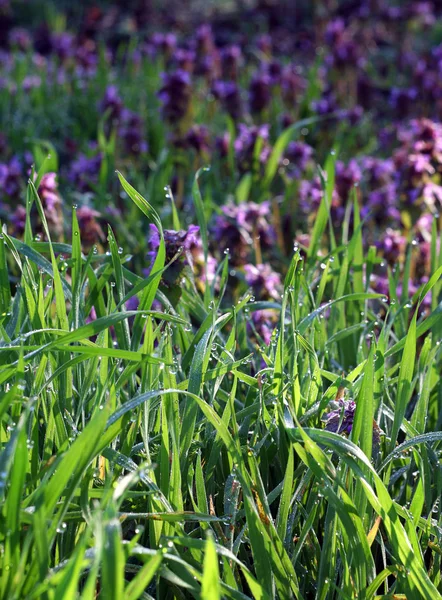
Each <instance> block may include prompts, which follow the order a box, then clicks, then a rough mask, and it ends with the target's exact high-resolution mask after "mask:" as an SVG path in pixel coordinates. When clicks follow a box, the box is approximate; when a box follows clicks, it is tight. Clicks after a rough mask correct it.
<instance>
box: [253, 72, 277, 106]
mask: <svg viewBox="0 0 442 600" xmlns="http://www.w3.org/2000/svg"><path fill="white" fill-rule="evenodd" d="M271 84H272V80H271V78H270V76H269V75H268V74H267V73H265V72H264V73H257V74H256V75H254V76H253V77H252V79H251V81H250V85H249V107H250V112H251V113H252V114H255V113H262V112H263V111H264V110H265V109H266V108H267V107H268V106H269V104H270V100H271V97H272V94H271V90H272V88H271Z"/></svg>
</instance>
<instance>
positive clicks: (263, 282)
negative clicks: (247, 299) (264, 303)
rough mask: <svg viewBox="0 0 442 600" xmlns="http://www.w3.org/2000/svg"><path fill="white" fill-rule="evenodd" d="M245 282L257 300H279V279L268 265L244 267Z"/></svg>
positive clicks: (248, 265)
mask: <svg viewBox="0 0 442 600" xmlns="http://www.w3.org/2000/svg"><path fill="white" fill-rule="evenodd" d="M244 273H245V280H246V283H247V285H248V286H249V287H251V288H252V290H253V293H254V296H255V298H256V299H257V300H270V299H272V300H279V298H280V297H281V277H280V275H279V273H277V272H276V271H274V270H273V269H272V267H271V266H270V265H268V264H265V265H263V264H258V265H252V264H247V265H244Z"/></svg>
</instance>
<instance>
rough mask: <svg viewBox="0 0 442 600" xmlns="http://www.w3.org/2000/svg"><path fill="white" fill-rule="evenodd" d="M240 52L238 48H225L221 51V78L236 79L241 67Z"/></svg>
mask: <svg viewBox="0 0 442 600" xmlns="http://www.w3.org/2000/svg"><path fill="white" fill-rule="evenodd" d="M241 59H242V52H241V48H240V47H239V46H235V45H234V46H227V47H226V48H223V49H222V51H221V64H222V73H223V77H224V78H225V79H227V80H235V79H237V78H238V72H239V68H240V66H241Z"/></svg>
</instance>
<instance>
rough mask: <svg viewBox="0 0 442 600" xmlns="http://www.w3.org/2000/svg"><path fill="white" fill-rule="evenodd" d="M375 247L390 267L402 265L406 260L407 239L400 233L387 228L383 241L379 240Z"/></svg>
mask: <svg viewBox="0 0 442 600" xmlns="http://www.w3.org/2000/svg"><path fill="white" fill-rule="evenodd" d="M375 245H376V248H377V249H378V250H379V251H380V253H381V256H382V257H383V258H385V260H386V261H387V262H388V264H389V265H390V266H394V265H395V264H398V263H402V261H403V260H404V258H405V250H406V248H407V239H406V237H405V236H404V235H402V233H401V232H400V231H396V230H394V229H389V228H387V229H386V231H385V232H384V235H383V236H382V239H380V240H377V241H376V242H375Z"/></svg>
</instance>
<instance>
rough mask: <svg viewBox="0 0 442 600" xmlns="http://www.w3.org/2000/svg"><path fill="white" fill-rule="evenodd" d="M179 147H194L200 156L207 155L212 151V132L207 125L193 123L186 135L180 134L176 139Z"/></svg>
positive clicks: (175, 141)
mask: <svg viewBox="0 0 442 600" xmlns="http://www.w3.org/2000/svg"><path fill="white" fill-rule="evenodd" d="M174 145H175V147H177V148H183V149H188V148H191V149H193V150H194V151H195V152H196V153H197V154H198V155H200V156H204V157H205V156H207V155H208V154H209V152H210V133H209V129H208V128H207V127H206V126H205V125H192V127H191V128H190V129H189V130H188V131H187V133H186V134H185V135H184V136H181V135H178V136H177V137H176V138H175V139H174Z"/></svg>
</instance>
